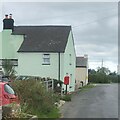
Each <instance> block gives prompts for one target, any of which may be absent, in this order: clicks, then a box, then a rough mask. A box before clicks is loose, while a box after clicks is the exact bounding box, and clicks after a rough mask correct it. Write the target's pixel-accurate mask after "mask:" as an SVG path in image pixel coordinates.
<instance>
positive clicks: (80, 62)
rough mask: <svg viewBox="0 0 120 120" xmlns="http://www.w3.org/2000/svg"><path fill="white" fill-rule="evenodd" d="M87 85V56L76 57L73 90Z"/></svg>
mask: <svg viewBox="0 0 120 120" xmlns="http://www.w3.org/2000/svg"><path fill="white" fill-rule="evenodd" d="M87 84H88V56H87V55H84V57H76V73H75V89H76V90H77V89H79V88H80V87H82V86H84V85H87Z"/></svg>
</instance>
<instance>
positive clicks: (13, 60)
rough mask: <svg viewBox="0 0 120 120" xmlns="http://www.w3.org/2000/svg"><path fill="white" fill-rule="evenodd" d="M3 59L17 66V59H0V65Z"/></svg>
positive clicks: (3, 61) (2, 63)
mask: <svg viewBox="0 0 120 120" xmlns="http://www.w3.org/2000/svg"><path fill="white" fill-rule="evenodd" d="M5 61H6V62H7V63H10V64H12V65H13V66H18V59H0V66H3V65H4V63H5Z"/></svg>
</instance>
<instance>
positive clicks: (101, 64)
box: [101, 59, 103, 68]
mask: <svg viewBox="0 0 120 120" xmlns="http://www.w3.org/2000/svg"><path fill="white" fill-rule="evenodd" d="M101 68H103V59H102V64H101Z"/></svg>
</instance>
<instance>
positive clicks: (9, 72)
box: [2, 59, 16, 78]
mask: <svg viewBox="0 0 120 120" xmlns="http://www.w3.org/2000/svg"><path fill="white" fill-rule="evenodd" d="M2 66H3V69H4V75H5V76H9V77H10V78H14V77H15V74H16V71H15V67H14V65H13V64H12V62H11V61H10V59H4V61H3V63H2Z"/></svg>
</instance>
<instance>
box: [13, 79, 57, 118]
mask: <svg viewBox="0 0 120 120" xmlns="http://www.w3.org/2000/svg"><path fill="white" fill-rule="evenodd" d="M11 85H12V86H13V88H14V90H15V91H16V93H17V94H18V97H19V100H20V104H21V107H24V105H25V106H26V107H25V108H24V112H26V113H28V114H34V115H37V116H38V117H41V115H40V114H44V115H45V116H47V115H48V114H50V113H51V112H52V111H53V110H54V109H55V105H54V103H55V102H56V99H57V98H56V99H55V95H54V94H53V92H52V91H46V89H45V87H44V85H43V84H42V83H41V81H40V80H32V79H29V80H16V81H14V82H12V83H11Z"/></svg>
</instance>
